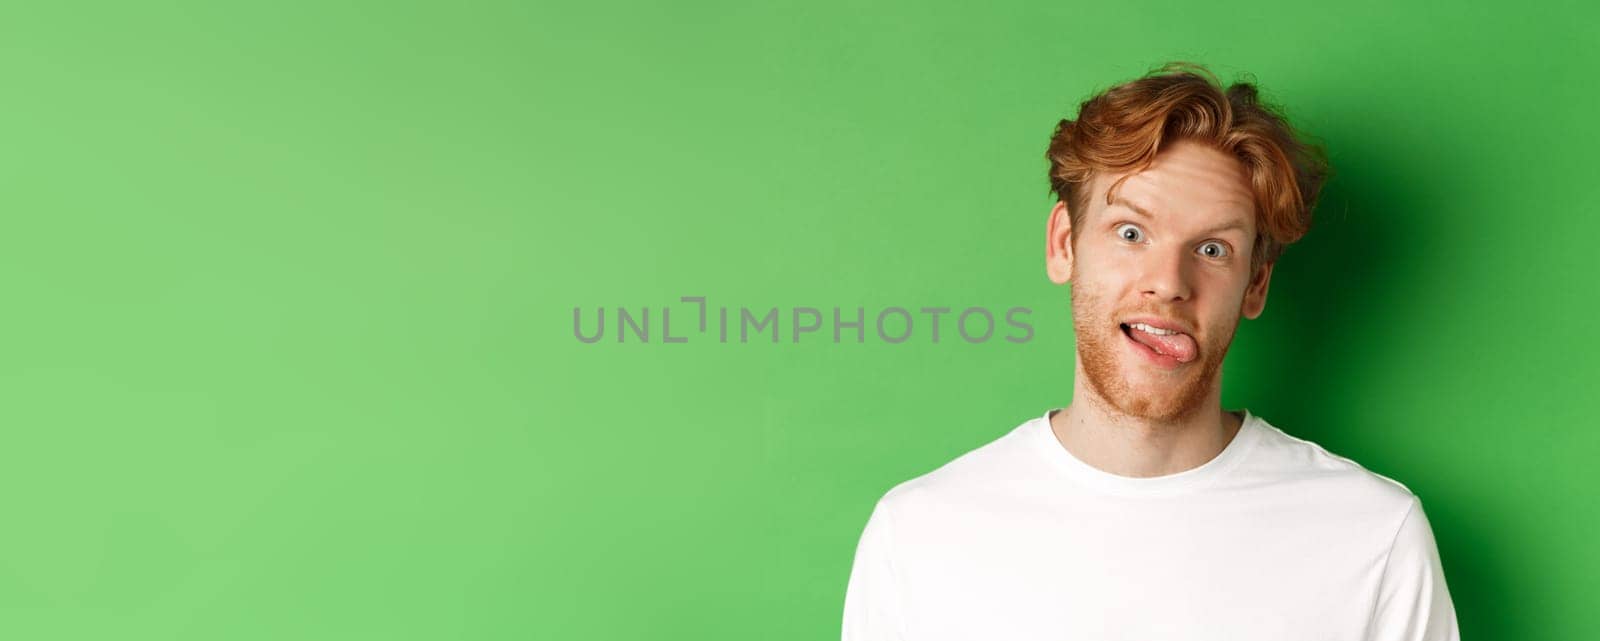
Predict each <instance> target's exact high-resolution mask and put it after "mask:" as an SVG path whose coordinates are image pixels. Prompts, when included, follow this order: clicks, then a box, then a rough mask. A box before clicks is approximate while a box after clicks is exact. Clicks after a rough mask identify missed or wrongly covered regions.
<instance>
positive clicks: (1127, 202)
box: [1111, 196, 1250, 234]
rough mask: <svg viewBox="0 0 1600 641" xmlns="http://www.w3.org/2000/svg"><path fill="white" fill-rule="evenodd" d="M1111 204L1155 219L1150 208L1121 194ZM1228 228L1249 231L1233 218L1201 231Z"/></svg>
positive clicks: (1215, 231)
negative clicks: (1135, 202)
mask: <svg viewBox="0 0 1600 641" xmlns="http://www.w3.org/2000/svg"><path fill="white" fill-rule="evenodd" d="M1111 204H1113V205H1122V206H1123V207H1126V208H1128V209H1131V210H1133V213H1136V214H1139V215H1140V216H1144V217H1145V218H1149V219H1152V220H1153V219H1155V215H1154V214H1151V213H1150V210H1148V209H1145V208H1143V207H1140V206H1138V205H1136V204H1134V203H1133V201H1130V200H1128V199H1127V198H1123V197H1122V196H1117V197H1116V198H1115V199H1113V200H1112V201H1111ZM1229 229H1237V230H1239V231H1241V232H1248V231H1250V229H1249V227H1247V226H1246V225H1245V223H1244V221H1242V220H1238V219H1234V220H1231V221H1228V222H1225V223H1222V224H1221V225H1217V226H1215V227H1212V228H1210V229H1207V230H1205V231H1204V232H1202V233H1206V234H1215V233H1217V232H1219V231H1225V230H1229Z"/></svg>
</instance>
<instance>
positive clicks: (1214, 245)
mask: <svg viewBox="0 0 1600 641" xmlns="http://www.w3.org/2000/svg"><path fill="white" fill-rule="evenodd" d="M1200 253H1202V254H1205V255H1206V258H1224V257H1227V255H1228V247H1227V245H1223V244H1222V243H1218V242H1210V243H1206V244H1204V245H1201V246H1200Z"/></svg>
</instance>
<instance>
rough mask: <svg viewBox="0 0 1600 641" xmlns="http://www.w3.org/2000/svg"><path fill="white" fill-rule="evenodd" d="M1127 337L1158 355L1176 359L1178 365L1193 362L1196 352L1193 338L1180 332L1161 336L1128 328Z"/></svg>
mask: <svg viewBox="0 0 1600 641" xmlns="http://www.w3.org/2000/svg"><path fill="white" fill-rule="evenodd" d="M1128 336H1129V337H1130V338H1132V339H1133V340H1136V341H1139V342H1140V343H1144V345H1145V346H1146V347H1149V348H1150V349H1153V350H1155V351H1156V352H1157V353H1159V354H1166V355H1167V356H1171V357H1173V358H1175V359H1178V362H1179V363H1187V362H1189V361H1192V360H1194V356H1195V352H1196V351H1198V348H1197V346H1196V345H1195V344H1194V338H1192V337H1190V336H1189V335H1188V334H1184V333H1181V332H1180V333H1177V334H1172V335H1167V336H1163V335H1161V334H1151V333H1150V332H1146V331H1143V330H1140V329H1138V328H1135V327H1129V328H1128Z"/></svg>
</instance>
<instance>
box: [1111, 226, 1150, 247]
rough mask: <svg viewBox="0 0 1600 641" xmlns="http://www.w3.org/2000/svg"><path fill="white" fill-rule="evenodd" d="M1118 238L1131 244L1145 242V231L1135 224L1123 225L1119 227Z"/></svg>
mask: <svg viewBox="0 0 1600 641" xmlns="http://www.w3.org/2000/svg"><path fill="white" fill-rule="evenodd" d="M1117 237H1119V238H1121V239H1123V240H1126V241H1128V242H1130V243H1137V242H1139V241H1141V240H1144V230H1142V229H1139V226H1138V225H1135V224H1133V223H1123V224H1121V225H1117Z"/></svg>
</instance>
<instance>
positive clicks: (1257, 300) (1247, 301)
mask: <svg viewBox="0 0 1600 641" xmlns="http://www.w3.org/2000/svg"><path fill="white" fill-rule="evenodd" d="M1271 281H1272V263H1265V264H1263V265H1261V268H1260V269H1258V270H1256V273H1255V276H1253V277H1251V279H1250V285H1249V286H1247V287H1246V288H1245V290H1244V305H1242V306H1240V309H1239V311H1240V312H1241V313H1243V314H1244V317H1245V318H1248V319H1251V320H1255V318H1256V317H1257V316H1260V315H1261V310H1263V309H1266V307H1267V284H1268V283H1270V282H1271Z"/></svg>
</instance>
